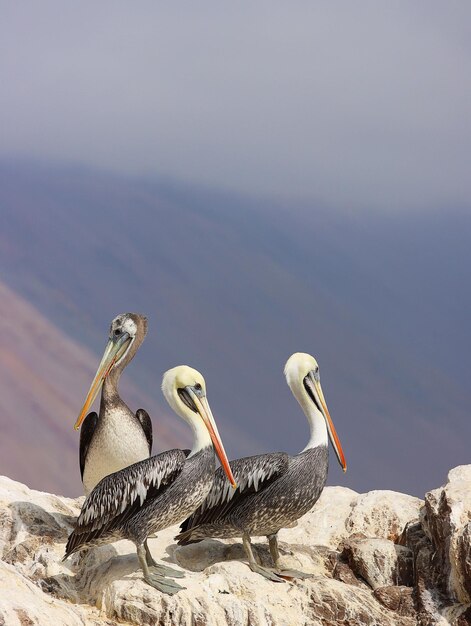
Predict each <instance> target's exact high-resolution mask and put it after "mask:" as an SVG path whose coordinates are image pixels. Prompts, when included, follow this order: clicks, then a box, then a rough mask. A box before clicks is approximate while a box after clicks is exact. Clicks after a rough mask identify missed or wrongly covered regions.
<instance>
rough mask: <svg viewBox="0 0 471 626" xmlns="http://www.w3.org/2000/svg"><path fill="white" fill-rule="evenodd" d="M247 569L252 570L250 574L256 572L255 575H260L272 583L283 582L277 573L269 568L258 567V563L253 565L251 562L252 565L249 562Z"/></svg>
mask: <svg viewBox="0 0 471 626" xmlns="http://www.w3.org/2000/svg"><path fill="white" fill-rule="evenodd" d="M249 567H250V569H251V570H252V572H256V573H257V574H260V575H261V576H263V577H264V578H268V580H271V581H272V582H274V583H284V582H285V581H284V579H283V578H282V577H281V576H280V575H279V573H278V572H276V571H275V570H273V569H270V568H269V567H263V566H262V565H258V563H255V562H252V563H250V562H249Z"/></svg>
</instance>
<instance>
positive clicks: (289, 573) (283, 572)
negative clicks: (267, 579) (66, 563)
mask: <svg viewBox="0 0 471 626" xmlns="http://www.w3.org/2000/svg"><path fill="white" fill-rule="evenodd" d="M276 573H277V574H278V576H281V577H282V578H286V580H293V578H299V579H300V580H304V579H305V578H312V577H313V576H314V574H307V573H306V572H300V571H299V570H297V569H280V570H277V571H276Z"/></svg>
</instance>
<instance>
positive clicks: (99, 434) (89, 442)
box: [75, 313, 152, 495]
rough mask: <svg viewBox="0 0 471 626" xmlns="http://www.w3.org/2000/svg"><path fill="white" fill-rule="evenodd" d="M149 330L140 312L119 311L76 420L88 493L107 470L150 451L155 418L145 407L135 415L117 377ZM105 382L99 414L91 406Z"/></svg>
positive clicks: (115, 470)
mask: <svg viewBox="0 0 471 626" xmlns="http://www.w3.org/2000/svg"><path fill="white" fill-rule="evenodd" d="M146 333H147V319H146V318H145V317H144V316H143V315H139V314H138V313H123V314H121V315H118V316H117V317H116V318H115V319H114V320H113V321H112V322H111V327H110V334H109V340H108V343H107V345H106V348H105V352H104V354H103V358H102V360H101V363H100V365H99V366H98V370H97V373H96V374H95V378H94V379H93V382H92V384H91V387H90V390H89V392H88V395H87V398H86V400H85V404H84V405H83V408H82V410H81V411H80V415H79V417H78V419H77V422H76V423H75V429H78V428H79V427H80V425H81V424H82V422H83V425H82V428H81V430H80V473H81V475H82V480H83V486H84V490H85V494H86V495H88V494H89V493H90V491H91V490H92V489H93V488H94V487H95V485H97V484H98V483H99V482H100V480H101V479H102V478H103V477H104V476H108V474H111V473H113V472H117V471H118V470H120V469H123V468H124V467H127V466H128V465H131V464H132V463H136V462H137V461H142V460H143V459H146V458H148V457H149V455H150V453H151V450H152V423H151V421H150V417H149V416H148V414H147V413H146V411H144V410H143V409H139V410H138V411H137V412H136V415H134V413H133V412H132V411H131V410H130V409H129V408H128V407H127V406H126V404H125V403H124V402H123V401H122V400H121V398H120V396H119V394H118V382H119V379H120V376H121V374H122V372H123V370H124V368H125V367H126V365H128V363H130V361H131V360H132V359H133V357H134V355H135V354H136V352H137V350H138V349H139V346H140V345H141V343H142V342H143V341H144V338H145V336H146ZM102 387H103V390H102V395H101V404H100V415H99V416H97V414H96V413H89V414H88V415H87V417H86V418H85V415H86V413H87V411H88V410H89V408H90V406H91V405H92V403H93V401H94V399H95V398H96V396H97V395H98V392H99V391H100V389H101V388H102Z"/></svg>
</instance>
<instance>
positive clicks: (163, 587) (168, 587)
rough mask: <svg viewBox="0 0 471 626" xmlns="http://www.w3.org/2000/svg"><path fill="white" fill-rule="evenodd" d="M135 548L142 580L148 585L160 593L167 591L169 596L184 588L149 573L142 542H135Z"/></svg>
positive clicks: (160, 576) (167, 579) (158, 575)
mask: <svg viewBox="0 0 471 626" xmlns="http://www.w3.org/2000/svg"><path fill="white" fill-rule="evenodd" d="M136 548H137V557H138V559H139V563H140V565H141V568H142V571H143V572H144V580H145V581H146V583H147V584H148V585H150V586H151V587H154V588H155V589H158V590H159V591H161V592H162V593H167V594H168V595H170V596H173V594H174V593H177V591H180V590H181V589H185V587H182V586H181V585H179V584H178V583H176V582H175V581H174V580H172V579H169V578H165V576H162V575H160V574H154V573H151V571H150V570H149V566H148V565H147V560H146V549H145V547H144V544H143V543H139V544H136Z"/></svg>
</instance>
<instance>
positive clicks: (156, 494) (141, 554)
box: [64, 365, 236, 594]
mask: <svg viewBox="0 0 471 626" xmlns="http://www.w3.org/2000/svg"><path fill="white" fill-rule="evenodd" d="M162 390H163V393H164V396H165V398H166V400H167V402H168V403H169V404H170V406H171V407H172V409H173V410H174V411H175V412H176V413H178V415H180V416H181V417H182V418H183V419H184V420H185V421H186V422H187V423H188V424H189V425H190V426H191V428H192V430H193V435H194V443H193V448H192V450H191V451H190V452H188V451H183V450H168V451H167V452H163V453H162V454H158V455H157V456H153V457H151V458H150V459H146V460H145V461H140V462H139V463H135V464H134V465H131V466H130V467H127V468H125V469H122V470H121V471H119V472H115V473H114V474H111V475H110V476H106V477H105V478H103V480H102V481H101V482H100V483H99V484H98V485H97V486H96V487H95V489H93V491H92V492H91V493H90V494H89V496H88V497H87V498H86V500H85V502H84V504H83V507H82V510H81V512H80V515H79V517H78V520H77V523H76V526H75V529H74V531H73V532H72V534H71V535H70V537H69V540H68V542H67V547H66V554H65V557H64V558H67V557H68V556H69V555H70V554H72V553H74V552H77V550H80V549H82V548H84V547H86V546H91V545H100V544H103V543H109V542H111V541H116V540H118V539H129V540H131V541H133V542H134V543H135V544H136V548H137V555H138V558H139V562H140V565H141V567H142V570H143V572H144V579H145V580H146V582H148V583H149V585H151V586H153V587H155V588H156V589H159V590H160V591H162V592H164V593H168V594H173V593H176V592H177V591H179V590H180V589H182V587H181V586H180V585H178V584H177V583H176V582H175V581H174V580H171V578H170V579H169V578H167V576H170V577H174V578H175V577H182V576H183V573H182V572H181V571H180V570H176V569H173V568H170V567H168V566H165V565H158V564H157V563H155V562H151V563H149V559H148V554H147V553H146V547H145V540H146V538H147V537H148V536H149V535H151V534H154V533H156V532H158V531H160V530H163V529H164V528H167V527H168V526H172V525H173V524H176V523H178V522H180V521H181V520H183V519H185V517H187V516H188V515H190V514H191V513H192V512H193V511H194V510H195V509H196V508H197V507H199V506H200V505H201V503H202V502H203V501H204V499H205V498H206V496H207V495H208V493H209V490H210V489H211V485H212V483H213V479H214V470H215V455H214V451H216V453H217V455H218V457H219V460H220V462H221V466H222V470H223V471H224V472H225V474H226V476H227V478H228V479H229V481H230V483H231V484H232V487H233V488H235V487H236V485H235V481H234V477H233V475H232V472H231V468H230V466H229V462H228V460H227V456H226V453H225V451H224V447H223V444H222V441H221V438H220V436H219V432H218V429H217V426H216V422H215V421H214V418H213V415H212V412H211V409H210V407H209V403H208V401H207V399H206V384H205V381H204V378H203V376H202V375H201V374H200V373H199V372H198V371H196V370H194V369H192V368H191V367H187V366H185V365H184V366H180V367H175V368H173V369H171V370H169V371H168V372H166V374H165V375H164V378H163V383H162ZM228 485H229V488H230V489H231V488H232V487H231V486H230V484H229V482H228Z"/></svg>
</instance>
